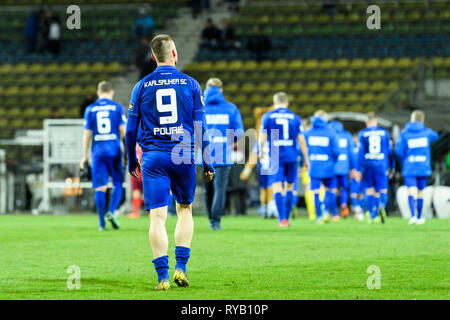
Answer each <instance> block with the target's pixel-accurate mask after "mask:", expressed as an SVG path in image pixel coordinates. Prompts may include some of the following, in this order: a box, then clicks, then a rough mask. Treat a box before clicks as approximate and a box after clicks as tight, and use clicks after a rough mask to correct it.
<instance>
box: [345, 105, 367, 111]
mask: <svg viewBox="0 0 450 320" xmlns="http://www.w3.org/2000/svg"><path fill="white" fill-rule="evenodd" d="M348 111H351V112H365V108H364V106H362V105H360V104H353V105H351V106H350V108H349V109H348Z"/></svg>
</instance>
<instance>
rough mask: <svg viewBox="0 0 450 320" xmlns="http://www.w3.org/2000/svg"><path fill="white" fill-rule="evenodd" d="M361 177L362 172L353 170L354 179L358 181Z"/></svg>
mask: <svg viewBox="0 0 450 320" xmlns="http://www.w3.org/2000/svg"><path fill="white" fill-rule="evenodd" d="M361 179H362V174H361V172H359V171H355V180H356V181H358V182H360V181H361Z"/></svg>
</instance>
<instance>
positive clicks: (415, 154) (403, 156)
mask: <svg viewBox="0 0 450 320" xmlns="http://www.w3.org/2000/svg"><path fill="white" fill-rule="evenodd" d="M424 121H425V113H424V112H423V111H421V110H416V111H414V112H413V113H412V114H411V122H408V123H407V124H406V125H405V128H404V129H403V130H402V132H401V133H400V135H399V137H398V140H397V143H396V145H395V154H396V156H397V157H398V159H399V160H400V161H401V162H402V167H403V168H402V175H403V178H404V180H405V185H406V186H407V187H408V202H409V209H410V211H411V218H410V220H409V224H424V223H425V219H424V218H422V209H423V190H424V189H425V187H426V186H427V178H428V177H429V176H430V175H431V159H430V143H431V142H433V141H436V140H437V139H438V134H437V132H435V131H433V130H431V129H430V128H427V127H425V126H424ZM416 209H417V217H416Z"/></svg>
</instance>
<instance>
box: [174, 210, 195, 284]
mask: <svg viewBox="0 0 450 320" xmlns="http://www.w3.org/2000/svg"><path fill="white" fill-rule="evenodd" d="M177 216H178V220H177V225H176V227H175V234H174V237H175V259H176V265H175V274H174V281H175V283H176V284H177V285H178V286H180V287H187V286H189V281H188V280H187V276H186V265H187V263H188V260H189V257H190V256H191V241H192V236H193V234H194V219H192V205H191V204H179V203H177Z"/></svg>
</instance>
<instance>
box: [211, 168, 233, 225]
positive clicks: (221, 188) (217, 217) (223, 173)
mask: <svg viewBox="0 0 450 320" xmlns="http://www.w3.org/2000/svg"><path fill="white" fill-rule="evenodd" d="M230 168H231V167H230V166H220V167H216V174H215V175H214V180H213V184H214V196H213V200H212V205H211V220H212V228H213V230H222V227H221V226H220V221H221V218H222V215H223V212H224V210H225V202H226V196H227V186H228V177H229V175H230Z"/></svg>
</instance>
